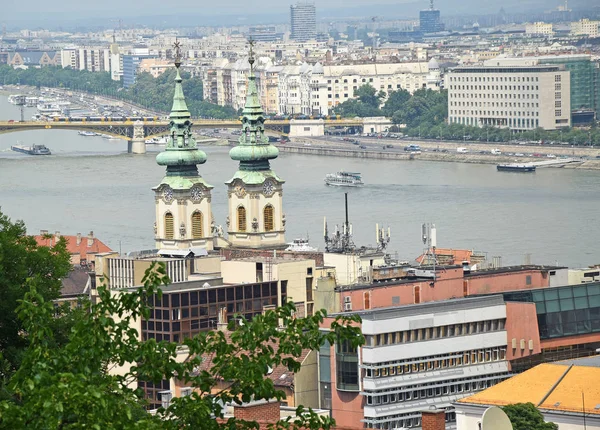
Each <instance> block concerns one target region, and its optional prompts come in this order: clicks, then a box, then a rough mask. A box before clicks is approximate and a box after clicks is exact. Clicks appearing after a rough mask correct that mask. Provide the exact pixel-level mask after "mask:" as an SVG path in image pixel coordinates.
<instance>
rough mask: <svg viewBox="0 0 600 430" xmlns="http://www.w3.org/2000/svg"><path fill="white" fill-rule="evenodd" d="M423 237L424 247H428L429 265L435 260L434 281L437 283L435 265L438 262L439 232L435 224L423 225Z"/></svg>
mask: <svg viewBox="0 0 600 430" xmlns="http://www.w3.org/2000/svg"><path fill="white" fill-rule="evenodd" d="M421 236H422V239H423V245H425V246H427V252H426V254H425V255H426V256H427V257H426V258H427V263H428V264H429V261H431V260H433V281H434V282H435V278H436V274H435V264H436V262H437V255H436V254H435V248H436V246H437V232H436V228H435V224H433V223H429V222H427V223H424V224H421ZM421 264H422V263H421Z"/></svg>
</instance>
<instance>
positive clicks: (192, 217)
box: [153, 42, 213, 250]
mask: <svg viewBox="0 0 600 430" xmlns="http://www.w3.org/2000/svg"><path fill="white" fill-rule="evenodd" d="M175 51H176V59H175V67H176V70H177V75H176V77H175V95H174V96H173V108H172V109H171V114H170V116H169V118H170V120H171V121H170V123H169V127H170V136H169V140H168V142H167V144H166V148H165V151H164V152H161V153H160V154H158V155H157V156H156V162H157V163H158V164H159V165H160V166H166V167H167V172H166V175H165V177H164V178H163V180H162V181H161V183H160V184H159V185H158V186H157V187H155V188H153V190H154V193H155V200H156V205H155V206H156V223H155V226H154V233H155V234H154V236H155V240H156V247H157V248H158V249H163V250H177V249H189V248H192V247H201V248H206V250H212V248H213V238H212V211H211V202H210V200H211V189H212V188H213V187H212V186H211V185H209V184H207V183H206V182H205V181H204V179H203V178H202V176H200V175H199V174H198V168H197V165H198V164H203V163H205V162H206V154H205V153H204V152H203V151H201V150H200V149H198V147H197V146H196V141H195V140H194V138H193V137H192V123H191V121H190V118H191V115H190V112H189V110H188V107H187V104H186V103H185V97H184V95H183V88H182V86H181V81H182V79H181V75H180V74H179V67H180V66H181V51H180V46H179V42H176V43H175Z"/></svg>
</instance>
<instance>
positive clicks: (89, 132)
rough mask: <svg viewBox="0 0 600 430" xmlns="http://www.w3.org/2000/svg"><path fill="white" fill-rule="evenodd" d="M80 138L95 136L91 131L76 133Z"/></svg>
mask: <svg viewBox="0 0 600 430" xmlns="http://www.w3.org/2000/svg"><path fill="white" fill-rule="evenodd" d="M78 134H79V135H80V136H97V134H96V133H94V132H93V131H80V132H78Z"/></svg>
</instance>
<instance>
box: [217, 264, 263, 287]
mask: <svg viewBox="0 0 600 430" xmlns="http://www.w3.org/2000/svg"><path fill="white" fill-rule="evenodd" d="M221 276H223V283H225V284H241V283H242V282H256V262H255V261H240V260H237V261H235V260H233V261H222V262H221Z"/></svg>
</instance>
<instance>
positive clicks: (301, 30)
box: [290, 3, 317, 42]
mask: <svg viewBox="0 0 600 430" xmlns="http://www.w3.org/2000/svg"><path fill="white" fill-rule="evenodd" d="M290 19H291V26H292V34H291V38H292V39H293V40H296V41H301V42H302V41H306V40H313V39H316V38H317V12H316V8H315V4H314V3H297V4H293V5H291V6H290Z"/></svg>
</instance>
